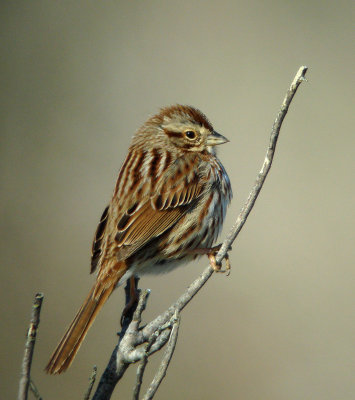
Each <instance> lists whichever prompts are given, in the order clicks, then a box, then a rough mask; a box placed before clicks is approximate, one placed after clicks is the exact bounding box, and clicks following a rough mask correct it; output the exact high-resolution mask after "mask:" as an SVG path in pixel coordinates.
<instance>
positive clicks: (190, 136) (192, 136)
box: [185, 131, 196, 140]
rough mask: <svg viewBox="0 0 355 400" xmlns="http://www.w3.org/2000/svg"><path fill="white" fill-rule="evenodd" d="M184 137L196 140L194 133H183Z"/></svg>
mask: <svg viewBox="0 0 355 400" xmlns="http://www.w3.org/2000/svg"><path fill="white" fill-rule="evenodd" d="M185 136H186V137H187V138H188V139H190V140H193V139H196V132H195V131H185Z"/></svg>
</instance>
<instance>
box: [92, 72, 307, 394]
mask: <svg viewBox="0 0 355 400" xmlns="http://www.w3.org/2000/svg"><path fill="white" fill-rule="evenodd" d="M307 69H308V68H307V67H305V66H303V67H300V69H299V70H298V72H297V74H296V76H295V78H294V80H293V81H292V84H291V86H290V88H289V90H288V91H287V93H286V96H285V98H284V100H283V102H282V105H281V109H280V111H279V113H278V115H277V117H276V119H275V121H274V124H273V127H272V130H271V136H270V142H269V146H268V149H267V152H266V156H265V159H264V162H263V165H262V168H261V170H260V172H259V174H258V177H257V179H256V181H255V184H254V186H253V188H252V190H251V192H250V194H249V196H248V199H247V201H246V202H245V204H244V206H243V208H242V210H241V211H240V214H239V216H238V218H237V220H236V222H235V224H234V226H233V227H232V229H231V231H230V233H229V235H228V236H227V237H226V239H225V240H224V242H223V243H222V246H221V248H220V250H219V252H218V253H217V255H216V261H217V263H220V262H221V261H222V260H223V259H224V258H225V256H226V254H227V252H228V249H229V248H230V247H231V245H232V243H233V242H234V240H235V239H236V237H237V236H238V234H239V232H240V230H241V229H242V227H243V226H244V224H245V222H246V220H247V218H248V215H249V214H250V212H251V210H252V208H253V206H254V204H255V201H256V199H257V197H258V195H259V193H260V190H261V188H262V186H263V184H264V182H265V179H266V177H267V175H268V173H269V171H270V168H271V164H272V161H273V157H274V153H275V149H276V143H277V139H278V136H279V133H280V129H281V125H282V122H283V120H284V118H285V116H286V114H287V111H288V108H289V106H290V104H291V101H292V99H293V97H294V95H295V93H296V91H297V89H298V87H299V85H300V84H301V82H302V81H304V80H305V74H306V72H307ZM212 274H213V269H212V267H211V266H208V267H207V268H206V269H205V270H204V271H203V272H202V273H201V275H200V276H199V277H198V278H197V279H196V280H195V281H194V282H193V283H192V284H191V285H190V286H189V287H188V289H187V290H186V292H185V293H183V294H182V295H181V296H180V297H179V298H178V300H177V301H176V302H175V303H174V304H172V305H171V306H170V307H169V308H168V309H167V310H166V311H165V312H163V313H162V314H160V315H159V316H157V317H156V318H155V319H154V320H153V321H151V322H150V323H148V324H147V325H146V326H145V327H144V328H139V324H140V316H141V312H142V311H143V309H141V310H140V313H139V320H138V319H137V318H136V319H135V320H134V319H133V320H132V321H131V322H130V324H129V327H128V328H127V330H126V331H125V332H123V330H122V333H121V336H120V341H119V343H118V345H117V346H116V347H115V349H114V351H113V353H112V356H111V359H110V362H109V364H108V366H107V368H106V370H105V373H104V374H106V377H104V376H103V377H102V378H101V380H103V382H104V385H105V386H106V388H107V391H105V393H106V395H104V396H98V397H96V394H97V392H96V393H95V396H94V398H93V400H107V399H109V398H110V397H111V394H112V392H113V390H114V387H115V386H116V384H117V382H118V381H119V380H120V379H121V377H122V376H123V374H124V372H125V371H126V369H127V368H128V365H129V364H130V363H134V362H137V361H140V362H141V364H140V369H139V373H138V378H137V379H139V381H140V382H141V380H142V377H143V373H144V369H145V365H146V361H144V358H145V357H146V351H145V348H144V346H143V348H142V346H141V345H142V344H143V343H147V342H148V343H149V342H150V341H151V340H152V337H153V336H154V337H155V339H154V341H152V343H153V342H154V343H153V344H152V346H151V349H150V353H149V355H150V354H151V353H153V352H155V351H158V350H160V349H161V348H162V347H163V346H164V345H165V343H166V341H167V340H168V338H169V336H170V340H169V344H171V346H173V347H171V346H170V345H169V346H168V348H167V350H166V353H165V355H164V362H165V361H166V360H169V361H170V359H171V356H172V353H173V351H174V348H175V344H176V337H177V330H178V326H177V325H176V321H175V322H172V317H173V316H174V314H175V313H180V311H181V310H182V309H183V308H184V307H186V305H187V304H188V303H189V302H190V301H191V299H192V298H193V297H194V296H195V295H196V294H197V293H198V291H199V290H200V289H201V288H202V287H203V286H204V284H205V283H206V282H207V281H208V279H209V278H210V277H211V275H212ZM140 301H141V299H140ZM145 304H146V298H145V301H144V307H145ZM169 321H170V322H169ZM162 327H164V329H166V330H162ZM170 327H172V328H173V329H174V327H175V330H174V338H175V339H174V340H173V339H172V336H173V332H171V334H170V335H169V332H168V330H169V329H170ZM175 335H176V337H175ZM139 346H141V347H139ZM164 362H163V363H162V364H161V365H160V367H159V370H158V372H157V374H156V378H157V379H156V380H155V378H154V380H153V382H154V384H153V382H152V384H153V386H154V388H155V387H156V388H155V389H154V388H153V389H152V390H153V391H154V393H153V392H151V393H152V394H149V393H148V392H147V393H146V396H148V395H149V396H150V397H145V399H152V398H153V396H154V394H155V392H156V390H157V388H158V386H159V384H160V382H161V381H162V379H163V378H164V376H165V373H166V369H167V367H168V364H169V362H167V363H166V362H165V364H164ZM155 382H156V383H157V385H156V383H155ZM100 383H101V381H100ZM137 385H138V386H139V388H138V389H137V390H138V394H139V389H140V385H141V383H138V384H137ZM155 385H156V386H155ZM135 390H136V389H135Z"/></svg>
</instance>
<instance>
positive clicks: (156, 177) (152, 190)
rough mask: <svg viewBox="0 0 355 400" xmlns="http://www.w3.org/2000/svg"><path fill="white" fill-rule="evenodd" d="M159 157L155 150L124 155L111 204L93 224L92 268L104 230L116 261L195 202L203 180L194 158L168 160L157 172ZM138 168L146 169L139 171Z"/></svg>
mask: <svg viewBox="0 0 355 400" xmlns="http://www.w3.org/2000/svg"><path fill="white" fill-rule="evenodd" d="M137 157H141V156H138V155H136V157H135V158H137ZM147 157H149V161H150V164H149V165H148V166H147V165H145V164H147V160H146V159H145V158H147ZM162 157H163V156H162V155H161V154H160V153H158V152H157V153H156V154H155V157H154V156H153V157H152V156H151V155H150V156H148V155H146V157H145V158H141V159H140V160H139V161H138V163H137V162H133V163H130V162H127V159H126V161H125V163H124V165H123V167H122V169H121V171H120V174H119V178H118V183H117V185H116V190H115V193H114V196H113V199H112V201H111V204H110V206H109V207H108V208H107V209H105V211H104V213H103V215H102V218H101V221H100V223H99V226H98V228H97V232H96V236H95V240H94V243H93V256H92V264H91V265H92V272H93V271H94V270H95V269H96V266H97V264H98V263H100V257H101V255H102V254H103V253H104V252H105V249H104V245H105V240H104V238H105V236H107V235H108V234H109V235H110V236H111V237H114V240H115V257H116V259H117V261H121V260H125V259H127V258H128V257H130V256H131V255H132V254H133V253H134V252H136V251H137V250H139V249H140V248H142V247H143V246H144V245H146V244H147V243H148V242H149V241H151V240H153V239H154V238H157V237H159V236H160V235H162V234H163V233H164V232H166V231H167V230H169V229H170V228H172V227H173V226H174V225H175V224H176V223H177V222H178V221H179V220H180V219H181V218H182V217H183V216H184V215H185V214H186V213H187V212H189V211H191V210H192V209H193V208H194V207H195V206H196V203H197V201H198V198H199V196H200V195H201V194H202V192H203V190H204V187H205V184H206V181H205V180H204V179H201V178H200V177H199V175H198V174H197V173H196V170H197V168H196V159H195V158H191V159H189V158H185V159H183V160H178V162H174V163H171V164H170V165H169V166H168V167H167V169H166V170H165V171H164V173H163V174H162V173H160V174H158V172H159V165H160V163H161V162H164V160H163V159H162ZM144 165H145V167H144V168H143V166H144ZM152 165H153V166H154V168H153V167H152ZM136 166H139V167H140V169H138V168H136ZM142 170H143V171H148V173H147V174H146V175H141V172H140V171H142ZM110 221H115V223H114V224H112V223H111V222H110Z"/></svg>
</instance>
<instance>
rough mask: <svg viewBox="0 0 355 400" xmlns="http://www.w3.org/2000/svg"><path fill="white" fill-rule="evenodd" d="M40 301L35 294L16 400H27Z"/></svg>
mask: <svg viewBox="0 0 355 400" xmlns="http://www.w3.org/2000/svg"><path fill="white" fill-rule="evenodd" d="M42 301H43V294H42V293H37V294H36V296H35V299H34V302H33V306H32V315H31V322H30V326H29V328H28V331H27V337H26V344H25V351H24V355H23V359H22V368H21V378H20V384H19V391H18V396H17V399H18V400H27V396H28V389H29V386H30V374H31V364H32V358H33V350H34V347H35V343H36V335H37V329H38V325H39V316H40V313H41V307H42Z"/></svg>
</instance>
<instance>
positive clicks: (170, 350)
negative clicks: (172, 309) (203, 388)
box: [142, 316, 180, 400]
mask: <svg viewBox="0 0 355 400" xmlns="http://www.w3.org/2000/svg"><path fill="white" fill-rule="evenodd" d="M179 326H180V317H179V316H178V317H177V318H176V321H175V323H174V324H173V327H172V329H171V334H170V338H169V342H168V345H167V347H166V350H165V353H164V356H163V358H162V360H161V363H160V365H159V368H158V371H157V372H156V374H155V376H154V378H153V380H152V382H151V384H150V385H149V388H148V390H147V392H146V393H145V395H144V397H143V399H142V400H151V399H152V398H153V397H154V395H155V393H156V391H157V390H158V388H159V385H160V384H161V382H162V380H163V379H164V377H165V375H166V371H167V369H168V367H169V364H170V361H171V358H172V356H173V354H174V350H175V347H176V342H177V338H178V333H179Z"/></svg>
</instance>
